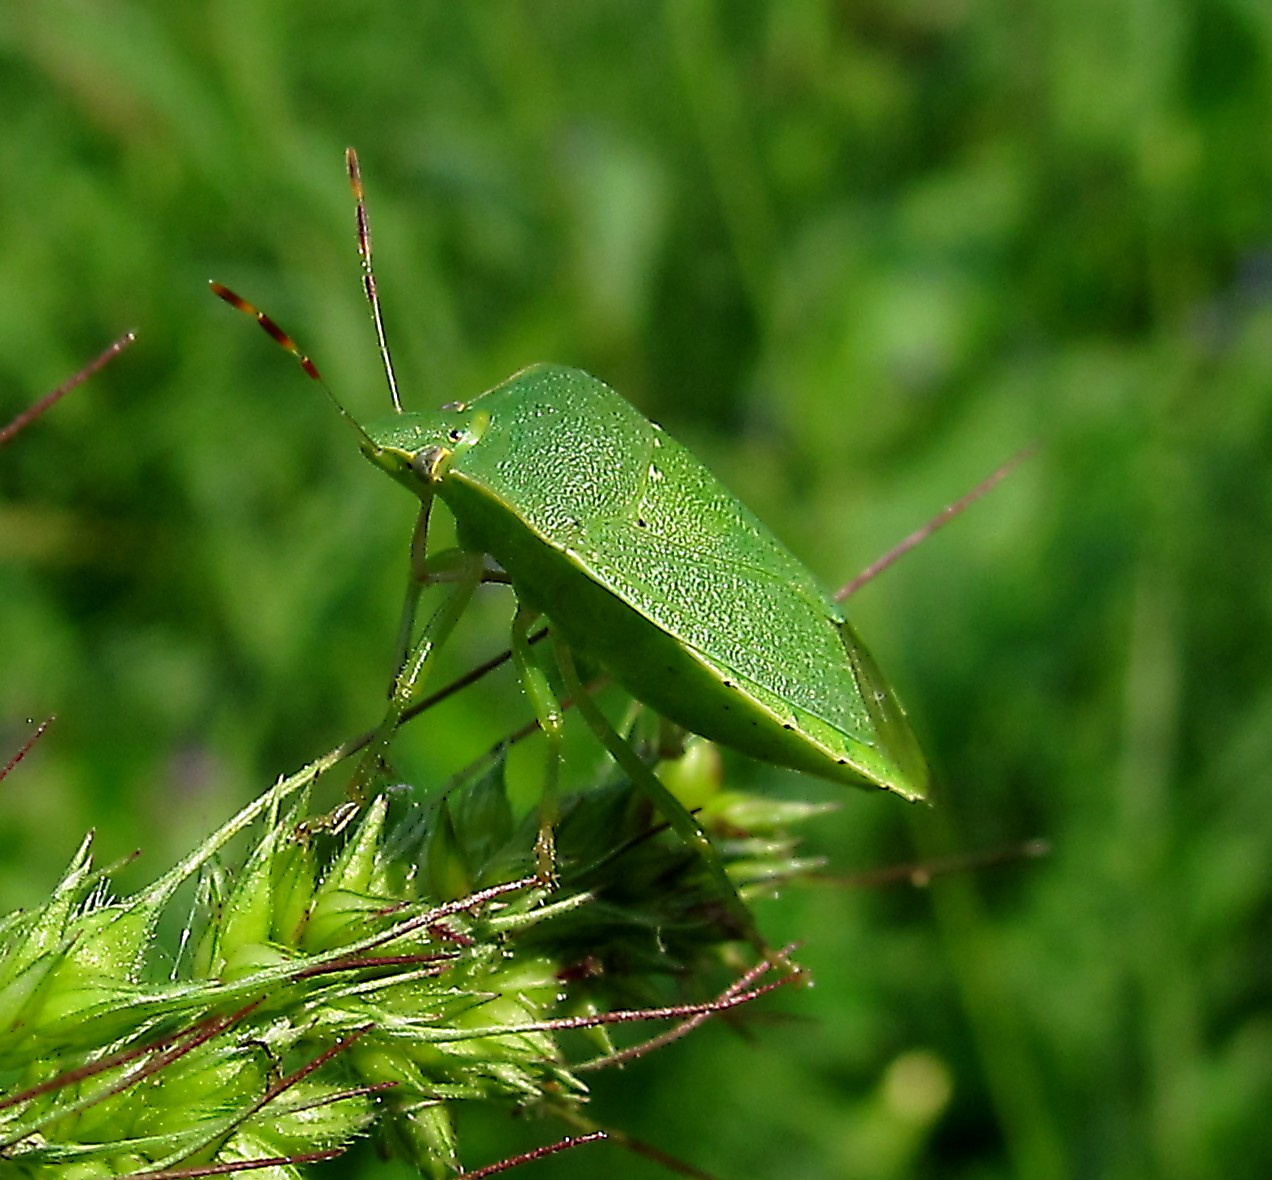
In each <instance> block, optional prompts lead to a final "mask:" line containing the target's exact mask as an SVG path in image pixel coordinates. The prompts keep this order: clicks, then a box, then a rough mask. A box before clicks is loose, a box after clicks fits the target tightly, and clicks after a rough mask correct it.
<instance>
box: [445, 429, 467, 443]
mask: <svg viewBox="0 0 1272 1180" xmlns="http://www.w3.org/2000/svg"><path fill="white" fill-rule="evenodd" d="M446 437H447V438H448V439H450V440H451V442H453V443H457V442H459V440H460V439H462V438H463V437H464V432H463V431H462V430H460V429H459V427H456V428H455V429H454V430H448V431H447V432H446Z"/></svg>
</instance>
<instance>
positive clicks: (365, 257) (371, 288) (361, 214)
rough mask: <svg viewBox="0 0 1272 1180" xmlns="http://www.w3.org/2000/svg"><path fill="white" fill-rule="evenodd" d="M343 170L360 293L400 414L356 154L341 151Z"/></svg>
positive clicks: (400, 407)
mask: <svg viewBox="0 0 1272 1180" xmlns="http://www.w3.org/2000/svg"><path fill="white" fill-rule="evenodd" d="M345 168H346V169H347V171H348V173H349V187H350V188H352V189H353V199H354V201H355V203H356V204H357V209H358V257H359V258H360V259H361V260H362V290H363V293H364V294H365V295H366V297H367V303H368V304H369V305H370V307H371V322H372V323H373V324H375V339H376V343H377V344H378V345H379V346H380V360H381V361H383V362H384V375H385V377H387V378H388V381H389V396H390V397H392V398H393V408H394V409H395V410H396V411H397V412H398V413H399V414H400V413H401V412H402V401H401V399H400V398H399V397H398V387H397V377H395V376H394V374H393V358H392V357H391V356H390V355H389V341H388V338H387V337H386V336H385V334H384V315H383V314H382V312H381V310H380V292H379V290H378V289H377V288H376V285H375V267H374V266H373V265H372V264H371V223H370V221H368V219H367V203H366V199H365V198H364V196H363V193H362V169H361V168H359V167H358V153H357V152H356V151H354V150H353V148H345Z"/></svg>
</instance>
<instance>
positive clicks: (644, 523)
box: [636, 516, 649, 529]
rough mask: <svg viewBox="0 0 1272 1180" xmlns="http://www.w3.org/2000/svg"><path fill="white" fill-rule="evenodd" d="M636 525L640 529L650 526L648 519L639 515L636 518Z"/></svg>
mask: <svg viewBox="0 0 1272 1180" xmlns="http://www.w3.org/2000/svg"><path fill="white" fill-rule="evenodd" d="M636 527H637V528H638V529H647V528H649V521H647V520H646V519H645V518H644V517H643V516H638V517H637V518H636Z"/></svg>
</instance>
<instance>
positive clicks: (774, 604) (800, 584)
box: [212, 149, 927, 904]
mask: <svg viewBox="0 0 1272 1180" xmlns="http://www.w3.org/2000/svg"><path fill="white" fill-rule="evenodd" d="M347 165H348V171H349V178H350V181H351V183H352V186H353V190H354V195H355V197H356V200H357V211H358V244H359V252H360V254H361V257H362V264H363V285H364V288H365V292H366V295H367V299H368V302H369V304H370V307H371V312H372V319H373V322H374V325H375V329H376V335H377V339H378V341H379V346H380V354H381V358H382V360H383V362H384V368H385V373H386V375H387V377H388V381H389V387H390V391H391V394H392V398H393V405H394V409H395V411H396V412H395V413H394V415H393V416H392V417H391V418H389V419H388V420H387V421H381V422H377V423H373V424H372V425H370V426H368V427H365V428H364V427H362V426H360V425H358V424H357V423H356V422H354V421H353V419H352V418H351V417H350V416H349V415H348V413H347V412H346V411H345V410H344V409H343V408H342V407H340V406H339V403H337V408H339V409H340V412H341V414H342V415H343V416H344V417H345V418H346V420H348V421H349V422H350V423H351V424H352V425H353V426H354V428H355V429H356V430H357V432H358V434H359V438H360V446H361V449H362V451H363V453H364V454H365V455H366V456H367V458H368V459H370V460H371V461H372V462H373V463H375V464H376V466H378V467H380V468H381V469H382V470H384V471H386V472H387V473H388V474H390V475H391V476H393V478H394V479H396V480H397V481H398V482H400V483H402V484H404V485H405V486H406V487H407V488H408V489H410V490H411V491H412V492H413V493H414V494H415V495H416V496H418V497H419V500H420V504H421V509H420V517H419V524H418V526H417V529H416V537H415V542H414V544H413V548H412V557H413V561H412V567H413V580H412V585H411V587H410V589H409V590H408V595H407V605H406V609H405V611H404V614H403V622H402V629H401V651H402V654H403V660H402V664H401V668H400V671H399V673H398V676H397V678H396V680H395V682H394V686H393V690H392V693H391V700H390V707H389V710H388V713H387V715H386V717H385V720H384V721H383V723H382V724H381V726H380V727H379V729H378V730H377V731H376V734H375V738H374V740H373V741H372V743H371V745H370V747H369V748H368V750H367V753H366V754H365V755H364V757H363V761H362V763H361V765H360V769H359V772H358V775H357V777H356V778H355V782H354V785H353V787H352V788H351V790H352V793H353V794H354V796H355V797H358V798H360V797H362V796H363V795H364V794H365V791H366V788H367V787H368V786H369V784H370V782H371V780H372V779H373V778H374V776H375V774H376V773H377V772H378V766H379V761H380V758H381V757H382V755H383V754H384V753H385V751H386V750H387V748H388V744H389V742H390V740H391V738H392V736H393V733H394V732H395V730H396V728H397V726H398V724H399V723H400V721H401V719H402V717H403V715H404V714H405V712H406V711H407V709H408V707H409V705H410V703H411V701H412V699H413V697H414V695H415V693H416V690H417V688H418V685H419V683H420V681H421V680H422V678H423V676H424V674H425V672H426V670H427V665H428V661H429V659H430V657H431V655H432V653H433V652H434V651H435V650H436V648H437V647H438V646H439V645H440V644H441V643H442V642H443V641H444V639H445V638H446V636H447V635H448V634H449V632H450V630H451V628H452V627H453V626H454V624H455V622H456V621H457V619H458V618H459V617H460V615H461V614H462V612H463V609H464V607H465V606H466V604H467V602H468V600H469V597H470V595H471V594H472V592H473V590H474V589H475V588H476V586H477V585H478V584H479V583H480V582H482V581H496V582H506V583H509V584H510V585H511V586H512V589H513V591H514V593H515V594H516V597H517V600H518V610H517V615H516V619H515V621H514V626H513V644H512V648H513V658H514V660H515V661H516V664H517V667H518V671H519V673H520V675H521V678H522V682H523V684H524V686H525V688H526V690H527V693H528V694H529V695H530V697H531V700H532V701H533V703H534V707H535V712H536V715H537V717H538V719H539V723H540V726H541V728H542V729H543V730H544V732H545V733H546V734H547V736H548V738H549V759H548V773H547V779H546V782H545V787H544V802H543V804H542V806H541V818H540V843H539V865H540V869H541V871H542V872H543V874H544V876H545V877H547V876H550V875H551V871H552V870H551V864H552V856H553V852H552V841H551V827H552V823H553V822H554V819H555V793H556V773H557V763H558V760H559V746H560V729H561V716H560V714H561V710H560V706H559V704H558V703H557V702H556V699H555V696H554V694H553V693H552V690H551V688H550V686H549V684H548V680H547V678H546V675H545V674H544V673H543V671H542V670H541V669H540V668H539V666H538V664H537V663H536V662H535V661H534V659H533V658H532V657H531V655H530V652H529V631H530V627H531V625H532V623H533V621H534V619H535V618H537V617H538V616H540V615H541V616H543V617H544V618H546V620H547V621H548V625H549V630H550V631H551V633H552V634H553V637H554V639H555V641H556V647H557V654H558V662H559V664H560V668H561V672H562V676H563V678H564V681H565V685H566V688H567V689H568V691H569V692H570V693H571V695H572V697H573V699H574V703H575V704H576V706H577V707H578V709H579V711H580V712H581V713H582V714H583V716H584V717H585V719H586V720H587V721H588V724H589V725H590V726H591V728H592V729H593V730H594V732H595V733H596V734H597V736H598V737H599V738H600V739H601V741H602V742H603V743H604V744H605V745H606V747H607V748H608V749H609V750H610V752H611V754H613V756H614V757H615V758H616V759H617V760H618V761H619V763H620V764H621V765H622V767H623V769H624V770H625V771H627V773H628V774H629V775H631V776H632V777H633V778H634V779H635V780H637V781H639V782H640V783H641V784H642V785H643V786H644V789H645V790H646V792H647V793H648V794H649V796H650V797H651V800H652V801H653V802H654V804H655V805H656V806H657V807H658V809H659V811H661V812H662V814H663V816H664V817H665V818H666V819H667V821H668V822H669V823H670V824H671V825H672V827H673V828H675V829H676V831H677V832H679V833H680V834H681V836H682V837H683V838H684V839H685V840H686V841H688V842H690V843H692V844H694V845H696V846H697V847H698V848H699V850H700V851H701V852H702V854H703V856H704V858H705V859H706V860H707V861H708V863H709V864H711V866H712V868H713V869H714V870H715V872H716V873H717V875H718V876H719V877H720V878H721V881H722V884H723V885H724V886H725V887H726V888H727V889H728V890H729V891H730V892H734V891H733V887H732V886H731V885H730V884H729V882H728V880H727V877H726V876H725V874H724V870H723V867H722V865H721V862H720V861H719V858H718V856H717V855H716V854H715V852H714V849H713V847H712V846H711V844H710V841H709V840H708V839H707V838H706V836H705V834H704V833H703V831H702V829H701V827H700V826H699V825H698V823H697V821H696V820H694V819H693V818H692V816H690V815H689V814H688V813H687V812H686V811H685V810H684V808H683V807H682V806H681V805H680V804H679V803H678V802H677V801H676V799H675V798H674V796H672V795H671V794H670V792H668V791H667V790H666V788H665V787H663V786H662V784H661V783H660V782H659V780H658V779H657V778H656V777H655V776H654V775H653V774H652V772H651V771H650V770H649V768H648V767H647V766H646V765H645V764H644V763H643V762H642V761H641V759H640V758H639V757H637V755H636V754H635V752H634V751H633V750H632V748H631V747H630V746H629V745H628V744H627V743H626V742H625V741H624V739H623V738H621V737H620V736H619V735H618V734H617V733H616V732H615V731H614V730H613V728H612V727H611V726H610V725H609V723H608V721H606V719H605V718H604V716H603V715H602V714H601V712H600V710H599V709H598V708H597V707H596V706H595V704H594V703H592V701H591V700H590V698H589V697H588V694H587V693H586V691H585V690H584V689H583V686H582V684H581V683H580V682H579V680H578V676H577V673H576V672H575V670H574V664H573V660H572V657H571V652H572V651H577V652H578V653H580V654H582V655H585V656H586V657H587V658H589V659H590V660H592V661H594V662H595V663H597V664H598V665H599V666H601V667H602V668H603V669H604V670H605V671H606V672H607V673H608V674H609V675H610V676H611V677H612V678H613V679H614V680H615V681H616V682H617V683H618V684H620V685H621V686H622V687H623V688H625V689H626V690H627V691H628V692H630V693H631V694H632V696H634V697H635V698H636V699H637V700H638V701H640V702H642V703H643V704H645V705H647V706H649V707H650V708H651V709H653V710H654V711H655V712H657V713H659V714H661V715H662V716H664V717H666V718H668V719H669V720H671V721H674V722H676V723H678V724H679V725H681V726H683V727H684V728H686V729H688V730H691V731H693V732H695V733H698V734H700V735H702V736H704V737H708V738H712V739H714V740H716V741H719V742H721V743H722V744H724V745H726V746H730V747H733V748H735V749H737V750H739V751H741V752H743V753H746V754H749V755H751V756H753V757H755V758H759V759H762V760H764V761H767V762H770V763H774V764H776V765H780V766H786V767H790V768H793V769H796V770H801V771H805V772H808V773H811V774H814V775H818V776H821V777H823V778H828V779H832V780H835V781H838V782H846V783H853V784H856V785H862V786H875V787H881V788H884V789H887V790H890V791H893V792H895V793H897V794H899V795H902V796H903V797H905V798H907V799H921V798H923V797H924V793H925V789H926V783H927V773H926V768H925V766H924V762H923V758H922V755H921V753H920V751H919V748H918V744H917V742H916V741H915V738H914V736H913V734H912V732H911V730H910V726H909V723H908V722H907V720H906V717H905V713H904V711H903V710H902V708H901V706H900V704H899V703H898V701H897V699H896V697H895V696H894V695H893V693H892V690H891V689H890V688H889V687H888V685H887V683H886V681H885V680H884V679H883V677H882V675H881V674H880V672H879V671H878V669H877V667H876V666H875V663H874V661H873V660H872V659H871V657H870V656H869V654H868V653H867V652H866V650H865V648H864V647H863V646H862V645H861V643H860V641H859V640H858V639H857V637H856V635H855V634H854V632H853V631H852V629H851V627H850V625H849V624H848V622H847V620H846V619H845V618H844V616H843V613H842V611H841V610H840V608H839V606H838V604H837V603H836V602H835V601H834V599H833V598H831V597H830V596H829V595H828V594H826V593H825V592H824V591H823V590H822V589H820V588H819V587H818V585H817V583H816V580H815V578H814V577H813V575H812V574H811V573H810V572H809V571H808V570H807V569H806V568H805V566H804V565H803V564H802V563H801V562H800V561H799V560H798V559H797V558H795V557H794V556H793V555H792V554H791V553H790V552H789V551H788V550H787V549H786V548H785V547H784V546H783V545H782V544H781V543H780V542H779V541H778V540H777V539H776V538H775V537H774V536H773V535H772V533H770V532H769V531H768V529H766V528H765V527H764V525H762V524H761V523H760V522H759V520H757V519H756V518H755V517H754V516H753V515H752V514H751V513H750V511H749V510H748V509H747V508H746V507H745V506H743V505H742V504H741V503H740V502H739V501H738V500H736V499H735V498H734V497H733V496H732V495H731V494H730V493H729V492H728V491H727V490H726V489H725V488H724V486H723V485H722V484H721V483H720V482H719V481H718V480H717V479H716V478H715V477H714V476H713V475H711V474H710V472H708V471H707V469H706V468H705V467H703V466H702V464H701V463H699V462H698V460H697V459H695V458H694V457H693V455H692V454H690V452H689V451H687V450H686V449H685V448H684V447H682V446H680V445H679V444H678V443H676V442H675V441H674V440H673V439H672V438H670V436H668V435H667V434H666V433H665V432H663V431H662V429H661V428H660V427H658V426H656V425H655V424H654V423H652V422H650V421H649V420H648V419H646V418H644V417H643V416H642V415H641V414H639V413H638V412H637V411H636V410H635V409H634V408H633V407H632V406H631V405H630V404H629V403H628V402H626V401H625V400H624V399H623V398H622V397H620V396H619V395H618V394H617V393H616V392H614V391H613V390H612V389H610V388H609V387H608V386H607V385H605V384H603V383H602V382H600V381H598V380H597V379H596V378H594V377H591V376H589V375H588V374H586V373H583V372H581V371H579V370H577V369H569V368H564V367H560V366H552V365H537V366H533V367H531V368H528V369H524V370H522V371H521V372H520V373H517V374H515V375H514V376H512V377H511V378H509V379H508V380H507V381H505V382H504V383H502V384H501V385H498V386H496V387H494V388H493V389H490V390H488V391H487V392H485V393H483V394H481V395H480V396H479V397H476V398H474V399H473V400H472V401H470V402H452V403H450V404H449V405H447V406H444V407H443V408H442V409H440V410H437V411H432V412H427V411H413V412H410V413H405V412H403V411H402V409H401V405H400V402H399V399H398V394H397V382H396V379H395V377H394V373H393V365H392V361H391V359H390V357H389V352H388V348H387V345H386V343H385V335H384V329H383V322H382V317H381V312H380V303H379V298H378V296H377V293H376V285H375V275H374V271H373V269H372V265H371V237H370V231H369V228H368V223H367V215H366V208H365V203H364V201H363V195H362V185H361V177H360V174H359V171H358V162H357V156H356V155H355V154H354V152H353V151H352V149H350V151H349V152H348V154H347ZM212 286H213V290H214V291H215V293H216V294H218V295H219V296H220V297H221V298H223V299H225V300H226V301H227V302H229V303H230V304H232V305H233V306H235V307H237V308H238V309H239V310H241V311H244V312H246V313H247V314H250V315H253V316H254V317H255V318H256V319H257V320H258V322H259V323H260V324H261V326H262V327H263V328H264V329H265V330H266V331H267V332H268V333H269V334H270V335H271V336H272V337H273V338H274V339H275V340H276V341H277V342H278V343H280V344H281V345H283V347H285V348H287V349H288V350H289V351H291V352H292V353H293V354H294V355H295V356H296V357H297V359H298V360H299V361H300V362H301V365H302V366H303V367H304V368H305V371H306V372H307V373H308V374H309V375H310V376H311V377H312V378H314V379H315V380H317V381H318V382H319V383H322V378H321V377H320V376H319V374H318V370H317V368H316V367H315V366H314V364H313V362H312V361H310V360H309V358H308V357H306V356H305V355H304V354H303V353H301V352H300V350H299V348H298V347H297V346H296V344H295V343H294V342H293V341H292V340H291V338H290V337H289V336H288V335H287V334H286V333H285V332H283V331H282V329H280V328H279V327H278V326H277V325H276V324H275V323H274V322H273V321H272V320H271V319H270V318H269V317H268V316H266V315H265V314H264V313H262V312H259V311H257V309H256V308H254V307H253V306H252V305H251V304H249V303H247V302H246V301H245V300H243V299H241V298H240V297H239V296H237V295H235V294H234V293H233V292H232V291H230V290H228V289H227V288H225V287H223V286H221V285H220V284H218V283H214V284H212ZM324 388H325V385H324ZM332 400H333V401H335V398H334V397H333V398H332ZM439 496H440V497H441V499H442V500H443V502H444V503H446V504H447V506H448V507H449V508H450V510H451V513H452V515H453V516H454V518H455V521H456V526H457V532H458V537H459V542H460V550H459V552H458V553H451V554H448V555H445V556H444V557H443V556H440V555H430V554H429V553H428V551H427V534H428V521H429V515H430V512H431V508H432V504H433V501H434V498H435V497H439ZM488 559H489V560H491V561H493V562H495V563H496V567H495V568H490V567H489V566H488V565H487V564H486V562H487V560H488ZM439 582H449V583H453V584H454V587H455V588H454V590H453V592H452V594H451V596H450V598H449V599H448V600H447V601H446V602H445V603H444V604H443V606H442V607H441V608H439V610H438V611H437V613H436V614H434V615H433V617H432V618H431V619H430V620H429V622H428V624H427V625H426V626H425V627H424V628H422V629H421V631H420V633H419V635H418V636H416V634H415V626H414V621H415V610H416V604H417V602H418V600H419V596H420V593H421V591H422V590H423V588H424V587H425V586H427V585H432V584H435V583H439ZM734 896H735V897H736V893H735V892H734ZM739 904H740V903H739Z"/></svg>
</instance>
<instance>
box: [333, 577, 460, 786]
mask: <svg viewBox="0 0 1272 1180" xmlns="http://www.w3.org/2000/svg"><path fill="white" fill-rule="evenodd" d="M465 557H466V560H465V562H464V564H463V567H462V568H461V569H460V570H458V571H457V576H456V578H455V579H454V581H455V586H454V589H453V590H451V592H450V594H449V595H447V597H446V598H445V600H444V601H443V602H442V604H441V606H439V607H438V608H437V610H436V611H435V612H434V614H433V617H432V618H431V619H429V621H428V622H427V623H425V624H424V629H423V630H422V631H421V632H420V637H419V639H417V640H416V641H415V643H414V644H413V645H412V646H411V648H410V650H409V651H408V652H407V655H406V658H405V659H404V660H403V661H402V666H401V667H400V668H399V670H398V674H397V676H395V677H394V679H393V691H392V692H391V693H390V694H389V707H388V710H387V711H386V713H385V714H384V720H383V721H381V722H380V725H379V727H378V728H377V729H376V731H375V734H374V736H373V737H372V738H371V741H370V742H369V743H368V744H367V747H366V749H365V750H364V751H363V754H362V758H361V759H360V760H359V762H358V769H357V770H356V771H355V772H354V776H353V781H352V782H351V783H350V784H349V797H350V798H351V799H352V800H353V801H354V802H355V803H362V802H364V801H365V800H366V799H367V798H369V797H370V795H371V787H372V784H373V783H374V782H375V777H376V775H377V774H378V773H379V770H380V764H381V762H382V760H383V759H384V756H385V755H386V754H387V753H388V749H389V743H390V742H392V740H393V735H394V734H395V733H396V732H397V728H398V726H399V725H400V724H401V723H402V718H403V716H404V715H405V713H406V711H407V709H409V708H410V707H411V702H412V701H413V700H414V698H415V696H416V693H417V692H418V691H419V689H420V688H421V686H422V685H423V683H424V680H425V677H426V676H427V674H428V672H429V671H430V670H431V669H430V664H429V660H430V659H431V658H432V656H433V654H434V653H435V652H436V651H437V649H438V648H439V647H440V646H441V645H442V644H443V643H444V642H445V641H446V638H447V636H449V635H450V633H451V631H452V630H454V627H455V624H456V623H457V622H459V618H460V616H461V615H462V614H463V613H464V608H465V607H467V606H468V602H469V599H471V598H472V596H473V591H474V590H476V589H477V586H478V584H479V583H480V582H481V577H482V556H481V554H480V553H470V554H466V555H465Z"/></svg>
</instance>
